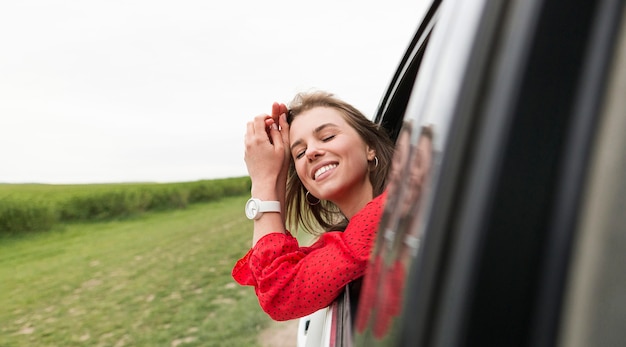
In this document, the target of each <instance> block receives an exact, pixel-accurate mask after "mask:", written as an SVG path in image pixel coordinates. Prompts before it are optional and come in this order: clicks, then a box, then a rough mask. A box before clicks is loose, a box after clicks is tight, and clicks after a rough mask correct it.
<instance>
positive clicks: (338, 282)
mask: <svg viewBox="0 0 626 347" xmlns="http://www.w3.org/2000/svg"><path fill="white" fill-rule="evenodd" d="M385 198H386V194H385V193H383V194H382V195H380V196H378V197H377V198H375V199H373V200H372V201H371V202H369V203H368V204H367V205H366V206H365V207H364V208H363V209H362V210H361V211H359V212H358V213H357V214H356V215H355V216H354V217H353V218H352V220H351V221H350V223H349V224H348V227H347V228H346V230H345V231H344V232H327V233H324V234H323V235H322V236H321V237H320V238H319V240H318V241H317V242H315V243H314V244H313V245H311V246H310V247H300V246H299V245H298V241H297V240H296V239H295V238H294V237H293V236H292V235H291V234H290V233H289V232H287V233H286V234H283V233H272V234H268V235H266V236H264V237H263V238H261V239H260V240H259V241H258V242H257V244H256V245H255V246H254V247H253V248H252V249H251V250H250V251H249V252H248V253H247V254H246V255H245V256H244V257H243V258H241V259H240V260H239V261H238V262H237V263H236V264H235V267H234V268H233V272H232V275H233V278H234V279H235V280H236V281H237V282H238V283H239V284H242V285H250V286H254V288H255V292H256V294H257V296H258V298H259V303H260V305H261V307H262V308H263V310H264V311H265V312H267V313H268V314H269V315H270V317H272V318H273V319H275V320H289V319H295V318H299V317H303V316H305V315H307V314H310V313H313V312H315V311H317V310H319V309H321V308H324V307H326V306H328V305H329V304H330V303H332V301H333V300H334V299H335V298H336V297H337V296H338V295H339V294H340V293H341V290H343V287H344V286H345V285H346V284H348V283H349V282H351V281H353V280H355V279H357V278H359V277H361V276H362V275H363V273H364V272H365V268H366V266H367V263H368V259H369V255H370V252H371V249H372V245H373V242H374V240H375V235H376V231H377V230H378V223H379V222H380V217H381V214H382V207H383V204H384V200H385Z"/></svg>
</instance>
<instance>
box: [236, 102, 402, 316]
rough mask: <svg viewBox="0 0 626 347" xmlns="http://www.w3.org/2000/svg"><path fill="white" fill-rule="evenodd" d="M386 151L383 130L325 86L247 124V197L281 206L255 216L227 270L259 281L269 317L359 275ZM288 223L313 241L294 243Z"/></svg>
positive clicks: (322, 300) (321, 304) (301, 306)
mask: <svg viewBox="0 0 626 347" xmlns="http://www.w3.org/2000/svg"><path fill="white" fill-rule="evenodd" d="M392 148H393V146H392V143H391V141H390V140H389V138H388V137H387V135H386V133H385V132H384V131H383V130H381V129H379V127H378V126H376V125H375V124H373V123H372V122H371V121H369V120H368V119H367V118H365V116H363V114H361V113H360V112H359V111H358V110H357V109H355V108H354V107H352V106H351V105H349V104H347V103H345V102H343V101H341V100H339V99H337V98H336V97H334V96H333V95H332V94H329V93H325V92H314V93H308V94H299V95H297V96H296V98H294V100H293V101H292V103H291V105H290V109H289V110H288V108H287V106H286V105H283V104H278V103H275V104H274V105H273V108H272V114H271V115H260V116H257V117H256V118H255V119H254V121H252V122H250V123H248V130H247V133H246V154H245V158H246V165H247V167H248V171H249V173H250V178H251V180H252V196H253V199H261V200H270V201H272V202H273V203H274V205H275V204H276V203H278V204H279V205H280V206H281V207H282V208H279V209H278V210H275V209H270V210H266V211H265V212H266V213H262V214H261V216H258V215H256V216H255V217H254V237H253V247H252V249H250V251H249V252H248V253H247V254H246V255H245V256H244V257H243V258H242V259H240V260H239V261H238V262H237V264H236V265H235V267H234V269H233V277H234V278H235V280H237V282H239V283H240V284H242V285H251V286H254V287H255V291H256V294H257V296H258V298H259V303H260V304H261V307H262V308H263V309H264V310H265V311H266V312H267V313H268V314H269V315H270V316H271V317H272V318H273V319H275V320H288V319H294V318H300V317H303V316H305V315H308V314H311V313H313V312H315V311H317V310H319V309H322V308H325V307H327V306H328V305H329V304H331V303H332V302H333V301H334V300H335V299H336V298H337V297H338V296H339V294H341V293H342V291H343V290H344V287H345V286H346V285H347V284H349V283H351V282H353V281H355V280H357V279H359V278H360V277H361V276H362V275H363V272H364V269H365V266H366V265H367V261H368V257H369V254H370V250H371V246H372V243H373V240H374V239H375V234H376V231H377V229H378V222H379V220H380V216H381V212H382V206H383V204H384V201H385V197H386V194H385V193H384V188H385V178H386V177H387V172H388V168H389V165H388V164H389V162H390V159H391V156H392V151H393V149H392ZM285 201H286V204H285ZM265 203H268V201H265ZM285 221H288V222H289V225H290V227H291V228H292V230H293V229H296V230H297V229H298V227H300V226H303V227H304V229H305V230H306V231H308V232H312V233H315V234H317V235H319V238H318V240H317V241H316V242H315V243H314V244H313V245H311V246H310V247H300V245H299V244H298V241H297V240H296V239H295V238H294V237H293V236H292V235H291V233H290V232H289V231H287V228H286V226H285Z"/></svg>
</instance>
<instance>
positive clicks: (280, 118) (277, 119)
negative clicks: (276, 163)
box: [266, 102, 291, 175]
mask: <svg viewBox="0 0 626 347" xmlns="http://www.w3.org/2000/svg"><path fill="white" fill-rule="evenodd" d="M287 112H289V110H288V109H287V106H286V105H285V104H279V103H277V102H275V103H274V104H273V105H272V118H271V119H272V121H273V124H278V129H279V130H280V135H281V138H282V141H283V148H284V150H285V159H286V160H285V161H284V162H283V169H284V170H285V175H286V174H287V169H288V168H289V162H290V159H291V153H290V151H289V124H288V123H287ZM266 123H267V122H266ZM268 126H271V124H268Z"/></svg>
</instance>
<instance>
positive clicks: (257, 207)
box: [245, 198, 280, 219]
mask: <svg viewBox="0 0 626 347" xmlns="http://www.w3.org/2000/svg"><path fill="white" fill-rule="evenodd" d="M245 210H246V217H248V219H259V218H261V216H262V215H263V213H264V212H280V202H278V201H263V200H260V199H257V198H250V200H248V202H246V209H245Z"/></svg>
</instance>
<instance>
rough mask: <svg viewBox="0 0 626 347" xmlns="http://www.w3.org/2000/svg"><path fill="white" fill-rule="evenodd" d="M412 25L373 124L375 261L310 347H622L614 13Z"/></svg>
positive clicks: (621, 121)
mask: <svg viewBox="0 0 626 347" xmlns="http://www.w3.org/2000/svg"><path fill="white" fill-rule="evenodd" d="M420 23H421V24H420V25H419V27H418V30H417V32H416V35H415V37H414V39H413V40H412V42H411V43H410V45H409V47H408V49H407V53H406V54H405V56H404V58H403V59H402V61H401V63H400V65H399V67H398V69H397V72H396V74H395V75H394V76H393V78H392V81H391V83H390V86H389V88H388V89H387V92H386V93H385V95H384V96H383V98H382V99H381V103H380V106H379V108H378V112H377V114H376V116H375V121H376V122H377V123H379V124H380V125H381V126H383V127H384V128H386V129H387V130H388V132H389V133H390V135H391V136H392V138H393V139H394V141H395V142H396V153H395V157H394V161H393V165H392V168H391V174H390V177H389V186H388V198H387V202H386V206H385V210H384V213H383V218H382V221H381V225H380V227H379V232H378V236H377V240H376V243H375V246H374V248H373V253H372V256H371V259H370V263H369V266H368V268H367V271H366V275H365V276H364V279H363V280H362V282H361V283H354V284H352V285H351V287H352V288H351V290H346V292H345V294H344V295H343V296H341V297H340V298H338V300H337V301H336V302H335V303H334V304H333V305H331V307H330V308H329V309H328V311H327V312H326V313H325V316H324V317H323V320H324V323H325V324H326V325H325V326H324V327H323V329H321V330H322V331H323V332H322V333H320V334H319V336H324V338H320V339H316V342H315V343H316V344H315V345H319V344H317V343H320V341H321V345H327V346H533V347H535V346H539V347H540V346H623V345H624V344H625V341H626V329H624V328H623V327H624V326H626V272H625V271H624V270H623V264H626V213H625V212H626V155H625V154H624V153H625V151H624V150H625V149H626V102H625V99H626V98H625V97H624V96H625V95H626V6H625V4H624V1H619V0H575V1H569V2H555V1H547V0H518V1H489V0H445V1H432V2H431V6H430V9H429V11H428V12H427V13H426V15H425V16H424V17H423V18H422V19H421V21H420ZM309 323H310V321H309ZM307 326H308V324H307V321H306V319H305V320H302V321H301V329H302V330H303V331H304V334H305V335H306V327H307ZM324 332H325V333H324ZM316 334H317V333H316ZM301 335H302V334H301ZM309 338H310V337H309ZM305 345H306V346H310V345H312V344H306V343H305V344H301V346H305Z"/></svg>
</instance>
